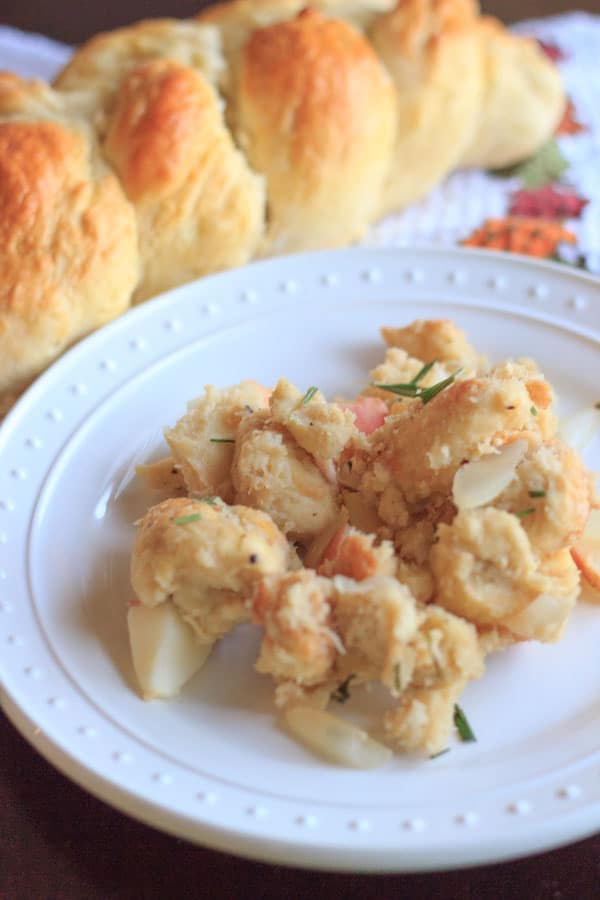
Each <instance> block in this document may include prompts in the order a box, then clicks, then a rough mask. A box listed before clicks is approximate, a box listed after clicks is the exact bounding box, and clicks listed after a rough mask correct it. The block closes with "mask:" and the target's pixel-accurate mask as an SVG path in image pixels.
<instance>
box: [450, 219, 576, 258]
mask: <svg viewBox="0 0 600 900" xmlns="http://www.w3.org/2000/svg"><path fill="white" fill-rule="evenodd" d="M575 241H576V238H575V235H574V234H573V232H572V231H569V230H568V229H566V228H563V226H562V225H561V224H560V222H557V221H554V220H552V219H531V218H529V219H526V218H521V217H519V216H507V217H506V218H504V219H487V220H486V221H485V222H484V223H483V225H482V226H481V227H480V228H477V229H475V231H473V232H472V233H471V234H470V235H469V237H468V238H466V239H465V240H464V241H461V244H462V246H463V247H485V248H487V249H491V250H507V251H509V252H511V253H523V254H525V255H526V256H536V257H539V258H540V259H546V258H548V257H550V256H553V255H555V254H556V250H557V247H558V246H559V244H574V243H575Z"/></svg>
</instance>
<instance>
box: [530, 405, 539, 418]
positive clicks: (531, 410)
mask: <svg viewBox="0 0 600 900" xmlns="http://www.w3.org/2000/svg"><path fill="white" fill-rule="evenodd" d="M529 412H530V413H531V415H532V416H537V407H535V406H532V407H531V408H530V410H529Z"/></svg>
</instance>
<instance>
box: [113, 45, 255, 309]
mask: <svg viewBox="0 0 600 900" xmlns="http://www.w3.org/2000/svg"><path fill="white" fill-rule="evenodd" d="M104 152H105V154H106V158H107V159H108V161H109V162H110V163H112V165H113V166H114V168H115V171H116V172H117V173H118V175H119V176H120V178H121V181H122V183H123V186H124V188H125V191H126V193H127V195H128V197H129V199H130V200H131V202H132V203H133V204H134V205H135V209H136V213H137V219H138V230H139V236H140V252H141V257H142V261H143V266H144V275H143V279H142V283H141V284H140V287H139V290H138V291H137V293H136V298H135V299H136V300H146V299H147V298H148V297H152V296H154V295H155V294H159V293H161V291H164V290H168V288H170V287H172V286H173V285H174V284H182V283H184V282H186V281H192V280H193V279H194V278H199V277H201V276H202V275H206V274H208V273H210V272H214V271H218V270H220V269H227V268H231V267H233V266H237V265H242V264H243V263H245V262H247V261H248V259H250V258H251V257H252V255H253V254H254V252H255V250H256V247H257V245H258V242H259V239H260V237H261V235H262V231H263V221H264V187H263V183H262V179H261V178H259V177H258V176H256V175H254V173H252V172H251V171H250V170H249V168H248V166H247V164H246V161H245V159H244V157H243V156H242V154H241V153H240V152H239V151H238V150H237V149H236V148H235V146H234V144H233V141H232V140H231V136H230V134H229V132H228V131H227V129H226V127H225V124H224V122H223V117H222V113H221V110H220V107H219V102H218V99H217V96H216V95H215V93H214V91H213V89H212V88H211V86H210V85H209V83H208V82H207V80H206V79H205V78H203V77H202V75H201V74H200V73H198V72H195V71H194V70H193V69H190V68H187V67H184V66H181V65H179V63H175V62H172V61H169V60H154V61H152V62H147V63H143V64H142V65H140V66H137V67H136V68H135V69H133V70H132V71H131V72H130V73H129V74H128V75H127V76H126V77H125V79H124V80H123V83H122V85H121V90H120V92H119V95H118V99H117V103H116V107H115V110H114V112H113V115H112V117H111V120H110V125H109V129H108V133H107V136H106V141H105V144H104Z"/></svg>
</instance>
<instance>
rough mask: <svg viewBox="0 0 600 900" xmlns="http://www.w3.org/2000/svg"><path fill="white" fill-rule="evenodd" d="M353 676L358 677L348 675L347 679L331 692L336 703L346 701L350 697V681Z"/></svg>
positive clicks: (354, 676)
mask: <svg viewBox="0 0 600 900" xmlns="http://www.w3.org/2000/svg"><path fill="white" fill-rule="evenodd" d="M353 678H356V675H348V677H347V678H346V680H345V681H342V683H341V684H338V686H337V687H336V689H335V691H333V692H332V694H331V699H332V700H335V701H336V703H345V702H346V700H349V699H350V682H351V681H352V679H353Z"/></svg>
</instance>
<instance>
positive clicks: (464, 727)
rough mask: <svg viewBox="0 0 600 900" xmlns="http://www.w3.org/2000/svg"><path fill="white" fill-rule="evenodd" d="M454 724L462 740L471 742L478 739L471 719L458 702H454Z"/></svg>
mask: <svg viewBox="0 0 600 900" xmlns="http://www.w3.org/2000/svg"><path fill="white" fill-rule="evenodd" d="M454 724H455V725H456V730H457V731H458V733H459V735H460V739H461V741H465V742H469V741H476V740H477V738H476V737H475V733H474V731H473V729H472V728H471V726H470V725H469V720H468V719H467V717H466V716H465V714H464V712H463V711H462V709H461V708H460V706H459V705H458V703H455V704H454Z"/></svg>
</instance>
